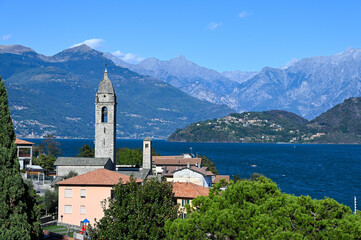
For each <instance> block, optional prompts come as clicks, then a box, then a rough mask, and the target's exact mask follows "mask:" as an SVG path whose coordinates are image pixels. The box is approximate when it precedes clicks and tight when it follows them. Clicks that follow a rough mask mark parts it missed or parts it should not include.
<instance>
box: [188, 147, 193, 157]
mask: <svg viewBox="0 0 361 240" xmlns="http://www.w3.org/2000/svg"><path fill="white" fill-rule="evenodd" d="M189 150H191V156H192V157H193V152H192V150H193V148H192V147H190V148H189Z"/></svg>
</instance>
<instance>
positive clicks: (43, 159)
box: [33, 154, 56, 170]
mask: <svg viewBox="0 0 361 240" xmlns="http://www.w3.org/2000/svg"><path fill="white" fill-rule="evenodd" d="M55 161H56V158H55V157H54V156H53V155H52V154H49V155H45V154H40V155H39V157H38V158H37V159H35V161H33V164H35V165H40V166H41V167H42V168H44V169H48V170H53V169H54V163H55Z"/></svg>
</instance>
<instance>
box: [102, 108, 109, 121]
mask: <svg viewBox="0 0 361 240" xmlns="http://www.w3.org/2000/svg"><path fill="white" fill-rule="evenodd" d="M102 122H104V123H106V122H108V108H107V107H103V108H102Z"/></svg>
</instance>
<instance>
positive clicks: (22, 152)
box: [19, 148, 31, 157]
mask: <svg viewBox="0 0 361 240" xmlns="http://www.w3.org/2000/svg"><path fill="white" fill-rule="evenodd" d="M30 150H31V149H30V148H19V157H30Z"/></svg>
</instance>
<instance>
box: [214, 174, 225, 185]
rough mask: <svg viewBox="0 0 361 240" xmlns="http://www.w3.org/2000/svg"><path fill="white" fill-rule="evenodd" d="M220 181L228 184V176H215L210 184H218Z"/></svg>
mask: <svg viewBox="0 0 361 240" xmlns="http://www.w3.org/2000/svg"><path fill="white" fill-rule="evenodd" d="M221 179H224V180H226V182H229V175H216V176H215V177H214V179H213V181H212V183H219V181H220V180H221Z"/></svg>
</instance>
